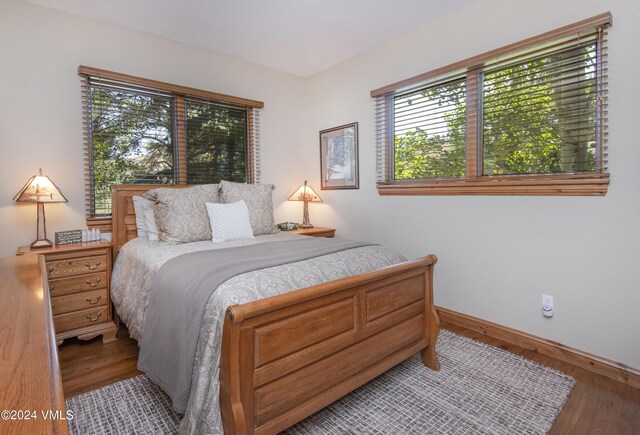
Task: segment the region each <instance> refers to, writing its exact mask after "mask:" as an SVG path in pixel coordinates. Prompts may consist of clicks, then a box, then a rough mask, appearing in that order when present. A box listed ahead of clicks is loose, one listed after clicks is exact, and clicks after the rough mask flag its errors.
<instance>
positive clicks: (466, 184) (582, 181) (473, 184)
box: [377, 174, 609, 196]
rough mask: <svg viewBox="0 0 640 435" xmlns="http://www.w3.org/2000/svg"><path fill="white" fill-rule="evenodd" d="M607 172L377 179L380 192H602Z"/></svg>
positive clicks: (417, 193)
mask: <svg viewBox="0 0 640 435" xmlns="http://www.w3.org/2000/svg"><path fill="white" fill-rule="evenodd" d="M608 185H609V174H559V175H511V176H500V177H481V178H474V179H468V178H440V179H432V180H396V181H387V182H378V184H377V187H378V194H380V195H405V196H410V195H522V196H604V195H606V193H607V188H608Z"/></svg>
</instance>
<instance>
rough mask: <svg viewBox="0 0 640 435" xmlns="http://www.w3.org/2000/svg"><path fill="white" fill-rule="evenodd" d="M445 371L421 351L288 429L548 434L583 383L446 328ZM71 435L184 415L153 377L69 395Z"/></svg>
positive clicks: (144, 428)
mask: <svg viewBox="0 0 640 435" xmlns="http://www.w3.org/2000/svg"><path fill="white" fill-rule="evenodd" d="M437 350H438V357H439V358H440V365H441V369H440V371H439V372H434V371H431V370H429V369H427V368H425V367H424V366H423V365H422V362H421V360H420V358H419V356H418V355H414V356H413V357H411V358H410V359H409V360H407V361H405V362H404V363H402V364H399V365H398V366H396V367H394V368H393V369H391V370H390V371H388V372H387V373H385V374H383V375H382V376H379V377H378V378H376V379H374V380H373V381H371V382H369V383H368V384H366V385H364V386H363V387H361V388H359V389H358V390H356V391H354V392H352V393H351V394H349V395H347V396H345V397H343V398H342V399H340V400H339V401H337V402H335V403H334V404H333V405H331V406H329V407H327V408H325V409H323V410H321V411H319V412H317V413H316V414H314V415H312V416H310V417H309V418H307V419H305V420H303V421H302V422H300V423H298V424H296V425H295V426H293V427H291V428H289V429H288V430H287V431H286V433H287V434H296V435H297V434H318V435H320V434H322V435H325V434H347V433H348V434H373V433H375V434H394V435H395V434H444V433H446V434H545V433H547V432H548V431H549V430H550V429H551V426H552V425H553V422H554V421H555V419H556V417H557V415H558V413H559V412H560V410H561V409H562V406H563V404H564V402H565V401H566V400H567V397H568V396H569V393H571V390H572V389H573V386H574V385H575V381H574V380H573V379H572V378H571V377H569V376H566V375H565V374H563V373H560V372H558V371H556V370H552V369H549V368H547V367H544V366H541V365H539V364H536V363H534V362H532V361H529V360H527V359H524V358H521V357H519V356H516V355H512V354H510V353H508V352H506V351H503V350H501V349H498V348H495V347H492V346H488V345H486V344H483V343H479V342H476V341H473V340H471V339H468V338H466V337H461V336H459V335H456V334H453V333H452V332H449V331H446V330H443V331H441V334H440V337H439V339H438V346H437ZM67 408H68V409H70V410H72V411H73V412H74V419H73V420H71V421H69V432H70V433H71V434H83V435H84V434H161V433H164V434H173V433H176V431H177V426H178V423H179V421H180V416H179V415H177V414H175V413H174V412H173V411H172V409H171V406H170V404H169V400H168V398H167V396H165V394H164V393H163V392H162V391H161V390H160V389H159V388H158V387H157V386H155V385H154V384H153V383H152V382H151V381H150V380H149V378H147V377H146V376H145V375H141V376H137V377H135V378H132V379H127V380H125V381H121V382H118V383H116V384H113V385H109V386H107V387H103V388H100V389H99V390H95V391H91V392H89V393H85V394H82V395H80V396H76V397H73V398H71V399H69V400H67Z"/></svg>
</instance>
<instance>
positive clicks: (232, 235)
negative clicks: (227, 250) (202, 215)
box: [206, 201, 255, 242]
mask: <svg viewBox="0 0 640 435" xmlns="http://www.w3.org/2000/svg"><path fill="white" fill-rule="evenodd" d="M206 206H207V212H208V213H209V220H210V221H211V235H212V237H211V241H213V242H226V241H227V240H239V239H254V238H255V237H253V230H252V229H251V222H250V221H249V209H248V208H247V204H246V203H245V202H244V201H238V202H233V203H231V204H215V203H212V202H207V203H206Z"/></svg>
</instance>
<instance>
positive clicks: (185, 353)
mask: <svg viewBox="0 0 640 435" xmlns="http://www.w3.org/2000/svg"><path fill="white" fill-rule="evenodd" d="M366 245H370V244H369V243H363V242H354V241H350V240H340V239H326V238H311V237H310V238H305V239H296V240H287V241H279V242H266V243H261V244H258V245H253V246H240V247H236V248H228V249H224V250H210V251H200V252H192V253H189V254H184V255H181V256H179V257H176V258H174V259H172V260H170V261H168V262H167V263H165V264H164V265H163V266H162V267H161V268H160V270H159V271H158V273H157V275H156V278H155V280H154V284H153V291H152V295H151V297H150V299H149V306H148V308H147V315H146V319H145V325H144V331H145V333H144V335H143V336H142V340H141V343H140V356H139V358H138V368H139V369H140V370H142V371H144V372H146V373H147V374H148V375H149V377H150V378H151V379H152V380H153V381H154V382H155V383H156V384H158V385H160V386H161V387H162V389H163V390H164V391H165V392H166V393H167V394H168V395H169V397H170V398H171V400H172V402H173V408H174V409H175V410H176V411H177V412H180V413H184V412H185V410H186V406H187V402H188V400H189V395H190V391H191V380H192V374H193V366H194V355H195V353H196V345H197V343H198V337H199V333H200V330H201V323H202V319H203V316H204V312H205V308H206V306H207V303H208V301H209V299H210V298H211V294H212V293H213V292H214V291H215V290H216V289H217V288H218V286H220V285H221V284H222V283H224V282H225V281H227V280H228V279H230V278H232V277H234V276H237V275H240V274H243V273H247V272H250V271H254V270H259V269H265V268H269V267H274V266H279V265H282V264H286V263H292V262H296V261H303V260H307V259H310V258H315V257H319V256H322V255H327V254H332V253H335V252H340V251H344V250H347V249H353V248H357V247H361V246H366ZM177 289H179V291H176V290H177Z"/></svg>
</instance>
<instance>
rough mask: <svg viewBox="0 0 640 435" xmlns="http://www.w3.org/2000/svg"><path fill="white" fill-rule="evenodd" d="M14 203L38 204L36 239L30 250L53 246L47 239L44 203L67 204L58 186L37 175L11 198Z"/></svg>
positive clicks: (44, 176)
mask: <svg viewBox="0 0 640 435" xmlns="http://www.w3.org/2000/svg"><path fill="white" fill-rule="evenodd" d="M13 200H14V201H16V202H35V203H37V204H38V227H37V228H38V229H37V231H38V238H37V239H36V240H35V241H34V242H33V243H32V244H31V247H32V248H50V247H51V246H53V243H51V240H49V239H47V228H46V221H45V217H44V203H45V202H67V198H65V197H64V195H63V194H62V192H60V189H58V186H56V185H55V184H54V183H53V181H51V180H50V179H49V177H47V176H46V175H42V169H40V174H39V175H34V176H33V177H31V178H29V181H27V184H25V185H24V187H23V188H22V189H20V192H18V194H17V195H16V196H14V197H13Z"/></svg>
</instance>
